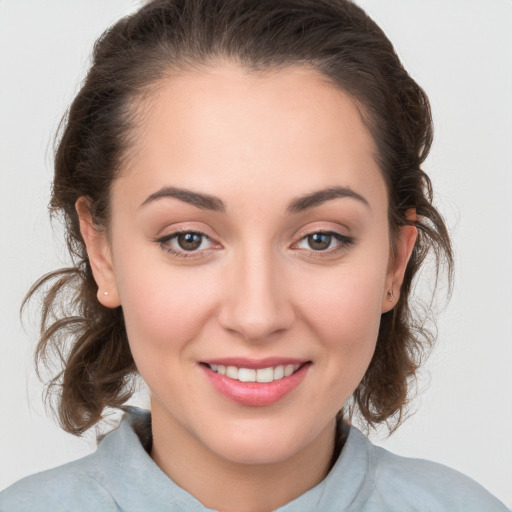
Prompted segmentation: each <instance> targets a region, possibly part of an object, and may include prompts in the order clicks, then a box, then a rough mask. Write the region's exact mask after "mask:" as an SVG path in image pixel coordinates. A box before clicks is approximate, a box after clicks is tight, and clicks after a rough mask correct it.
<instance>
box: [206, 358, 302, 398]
mask: <svg viewBox="0 0 512 512" xmlns="http://www.w3.org/2000/svg"><path fill="white" fill-rule="evenodd" d="M310 366H311V362H310V361H304V360H302V361H301V360H297V359H288V358H287V359H276V358H268V359H264V360H258V361H256V360H248V359H234V358H229V359H223V360H210V361H204V362H202V363H201V368H202V370H203V371H204V373H205V374H206V376H207V377H208V379H209V381H210V383H211V384H212V385H213V387H214V389H215V390H216V391H218V392H219V393H220V394H221V395H223V396H224V397H226V398H228V399H230V400H232V401H234V402H236V403H239V404H242V405H248V406H265V405H270V404H273V403H275V402H278V401H279V400H281V399H282V398H284V397H285V396H286V395H288V394H289V393H291V392H292V391H293V390H294V389H295V388H297V386H299V384H300V383H301V382H302V381H303V379H304V377H305V376H306V374H307V372H308V370H309V367H310Z"/></svg>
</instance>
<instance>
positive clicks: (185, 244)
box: [178, 233, 202, 251]
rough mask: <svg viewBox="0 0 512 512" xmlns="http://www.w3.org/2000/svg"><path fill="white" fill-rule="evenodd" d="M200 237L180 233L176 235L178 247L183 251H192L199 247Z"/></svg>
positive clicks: (193, 234) (194, 234)
mask: <svg viewBox="0 0 512 512" xmlns="http://www.w3.org/2000/svg"><path fill="white" fill-rule="evenodd" d="M201 241H202V236H201V235H198V234H197V233H181V234H180V235H178V245H179V246H180V248H181V249H183V250H184V251H194V250H195V249H198V248H199V246H200V245H201Z"/></svg>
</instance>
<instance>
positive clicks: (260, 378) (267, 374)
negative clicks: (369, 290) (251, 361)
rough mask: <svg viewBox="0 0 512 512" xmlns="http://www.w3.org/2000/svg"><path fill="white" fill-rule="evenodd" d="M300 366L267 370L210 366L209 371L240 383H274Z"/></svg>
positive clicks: (220, 365)
mask: <svg viewBox="0 0 512 512" xmlns="http://www.w3.org/2000/svg"><path fill="white" fill-rule="evenodd" d="M300 366H301V365H300V364H287V365H280V366H275V367H269V368H259V369H257V370H254V369H253V368H237V367H236V366H224V365H222V364H211V365H210V369H211V370H213V371H214V372H216V373H219V374H220V375H225V376H226V377H229V378H230V379H235V380H239V381H240V382H274V381H275V380H280V379H282V378H284V377H289V376H290V375H292V373H295V372H296V371H297V370H298V369H299V368H300Z"/></svg>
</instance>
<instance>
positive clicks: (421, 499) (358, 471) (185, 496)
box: [0, 408, 508, 512]
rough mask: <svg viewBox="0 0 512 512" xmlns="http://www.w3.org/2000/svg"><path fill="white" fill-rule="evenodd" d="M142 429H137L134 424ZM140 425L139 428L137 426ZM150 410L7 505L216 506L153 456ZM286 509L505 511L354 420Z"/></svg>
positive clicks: (462, 479) (31, 509) (115, 509)
mask: <svg viewBox="0 0 512 512" xmlns="http://www.w3.org/2000/svg"><path fill="white" fill-rule="evenodd" d="M134 429H135V430H134ZM136 431H137V433H136ZM150 442H151V417H150V414H149V412H147V411H142V410H140V409H136V408H131V410H130V412H129V413H128V414H126V415H125V417H124V419H123V421H122V423H121V425H120V427H119V428H118V429H117V430H114V431H113V432H111V433H110V434H108V435H107V436H105V438H104V439H103V440H102V441H101V442H100V443H99V446H98V449H97V450H96V452H95V453H93V454H91V455H88V456H87V457H84V458H82V459H79V460H77V461H74V462H70V463H68V464H65V465H63V466H59V467H57V468H55V469H50V470H48V471H43V472H42V473H38V474H35V475H32V476H29V477H27V478H24V479H22V480H20V481H19V482H17V483H15V484H14V485H12V486H11V487H9V488H7V489H6V490H5V491H3V492H2V493H0V512H64V511H73V512H171V511H180V512H185V511H190V512H206V511H211V510H212V509H208V508H206V507H204V506H203V505H202V504H201V503H200V502H199V501H198V500H197V499H196V498H194V497H193V496H192V495H190V494H189V493H188V492H186V491H185V490H183V489H182V488H181V487H179V486H178V485H176V484H175V483H174V482H173V481H172V480H171V479H170V478H169V477H168V476H167V475H166V474H165V473H163V472H162V471H161V470H160V468H159V467H158V466H157V465H156V464H155V463H154V462H153V460H152V459H151V457H150V456H149V455H148V453H147V452H146V450H145V449H144V446H148V444H150ZM277 510H278V512H312V511H319V512H344V511H346V512H349V511H350V512H377V511H378V512H382V511H393V512H401V511H404V512H405V511H407V512H410V511H425V512H443V511H446V512H456V511H461V512H505V511H507V510H508V509H507V508H506V507H505V505H504V504H503V503H501V502H500V501H499V500H497V499H496V498H495V497H494V496H492V495H491V494H489V493H488V492H487V491H486V490H485V489H484V488H483V487H482V486H480V485H479V484H477V483H476V482H474V481H473V480H471V479H470V478H468V477H466V476H464V475H462V474H461V473H459V472H457V471H454V470H452V469H449V468H447V467H445V466H442V465H440V464H436V463H433V462H428V461H425V460H420V459H410V458H405V457H399V456H397V455H394V454H392V453H390V452H388V451H387V450H385V449H383V448H380V447H377V446H374V445H373V444H372V443H371V442H370V441H369V440H368V439H367V438H366V437H365V436H364V435H363V434H362V433H361V432H359V431H358V430H357V429H356V428H354V427H350V430H349V433H348V438H347V440H346V442H345V445H344V446H343V450H342V452H341V455H340V456H339V458H338V460H337V462H336V464H335V465H334V466H333V468H332V470H331V471H330V472H329V474H328V475H327V477H326V478H325V479H324V480H323V481H322V482H320V483H319V484H318V485H317V486H315V487H313V488H312V489H310V490H309V491H307V492H306V493H304V494H303V495H302V496H299V497H298V498H296V499H295V500H293V501H291V502H290V503H288V504H287V505H284V506H283V507H280V508H279V509H277Z"/></svg>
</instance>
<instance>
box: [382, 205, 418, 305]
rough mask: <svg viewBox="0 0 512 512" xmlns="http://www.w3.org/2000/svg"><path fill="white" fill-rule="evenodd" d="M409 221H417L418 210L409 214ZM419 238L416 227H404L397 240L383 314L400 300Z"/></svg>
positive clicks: (387, 276) (385, 291)
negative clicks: (408, 266) (407, 269)
mask: <svg viewBox="0 0 512 512" xmlns="http://www.w3.org/2000/svg"><path fill="white" fill-rule="evenodd" d="M407 219H408V220H410V221H413V222H415V221H416V210H409V211H408V212H407ZM417 238H418V230H417V228H416V226H402V227H401V228H400V232H399V235H398V238H397V240H396V251H395V254H394V255H392V256H391V258H390V264H389V268H388V273H387V275H386V287H385V289H384V294H383V297H382V313H386V312H388V311H390V310H391V309H393V308H394V307H395V305H396V303H397V302H398V299H399V298H400V289H401V288H402V283H403V281H404V275H405V269H406V268H407V263H408V262H409V259H410V257H411V254H412V250H413V249H414V244H415V243H416V239H417Z"/></svg>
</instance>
